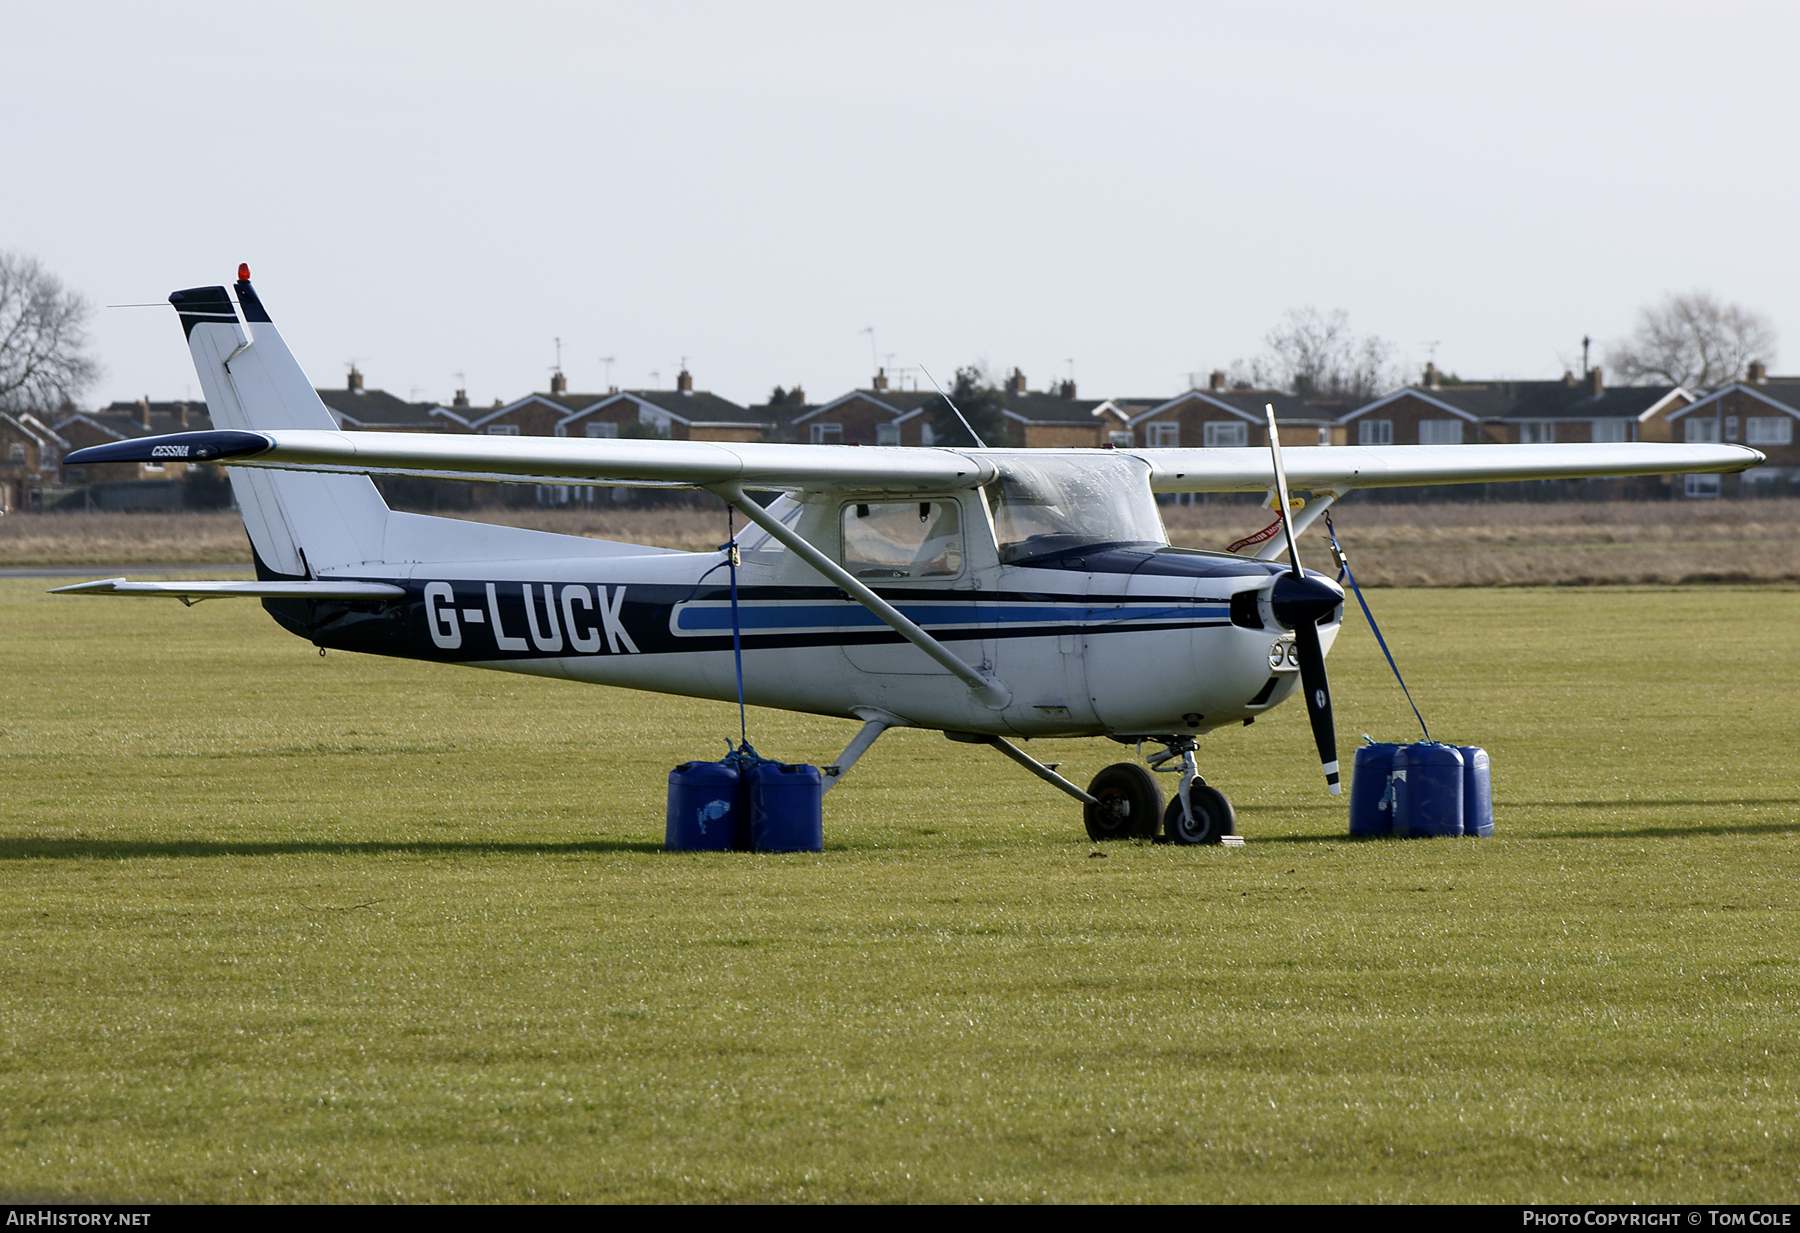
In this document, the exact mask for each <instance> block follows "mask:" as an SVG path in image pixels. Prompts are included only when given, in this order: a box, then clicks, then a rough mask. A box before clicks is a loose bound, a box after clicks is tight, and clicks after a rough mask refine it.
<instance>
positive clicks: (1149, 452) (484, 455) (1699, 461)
mask: <svg viewBox="0 0 1800 1233" xmlns="http://www.w3.org/2000/svg"><path fill="white" fill-rule="evenodd" d="M1086 452H1087V451H1075V450H1022V451H1011V450H990V449H969V450H952V449H933V448H925V449H919V448H905V449H903V448H897V447H887V448H882V447H877V448H872V449H865V448H861V447H858V446H843V445H775V444H764V443H759V442H713V441H647V440H643V441H640V440H630V439H625V440H620V439H616V438H610V439H609V438H595V439H570V438H566V437H489V436H444V435H439V434H435V433H396V432H326V431H319V430H310V429H276V430H272V431H266V432H242V431H216V432H193V433H177V434H174V435H172V436H164V437H140V438H138V439H136V440H132V441H120V442H114V443H110V444H107V445H99V446H93V447H91V448H89V449H84V450H78V451H76V452H75V453H73V454H71V455H69V457H68V460H67V461H68V462H69V463H71V464H74V465H77V466H79V465H84V464H87V463H97V462H140V461H160V460H163V459H171V458H172V459H185V460H189V461H203V462H222V463H229V464H230V465H232V466H241V467H268V468H274V469H277V470H292V471H323V472H348V473H353V474H359V475H413V476H421V477H427V478H434V477H435V478H447V479H465V480H490V481H499V482H509V483H520V482H523V483H555V484H605V485H621V486H656V487H663V486H679V487H711V486H714V485H726V484H730V485H737V486H739V487H743V488H764V489H786V490H813V491H820V490H823V491H834V490H838V491H846V492H884V491H894V492H909V491H926V490H952V489H961V488H976V487H980V486H981V485H983V484H986V483H988V482H990V481H992V480H993V479H995V478H996V477H997V476H998V475H999V473H1000V471H1001V470H1002V469H1003V468H1004V467H1005V465H1006V463H1007V461H1008V459H1009V458H1017V459H1020V460H1021V461H1023V460H1026V459H1033V458H1036V459H1042V458H1044V457H1046V456H1048V455H1055V454H1064V455H1069V454H1075V455H1079V454H1083V453H1086ZM1117 453H1118V454H1120V455H1124V456H1127V457H1135V458H1139V459H1142V460H1143V462H1144V463H1145V464H1146V466H1147V468H1148V470H1149V479H1150V486H1151V488H1152V489H1153V490H1155V491H1157V492H1259V491H1262V490H1263V489H1265V488H1267V487H1268V486H1269V484H1270V483H1272V482H1273V480H1274V471H1273V469H1272V466H1271V464H1270V461H1269V458H1268V456H1267V455H1266V454H1264V453H1263V451H1261V450H1252V449H1142V450H1119V451H1117ZM1285 456H1286V459H1287V474H1288V481H1289V483H1290V484H1291V485H1292V486H1293V487H1294V488H1297V489H1302V490H1308V491H1314V492H1318V491H1333V492H1348V491H1350V490H1351V489H1355V488H1392V487H1403V486H1407V485H1418V484H1479V483H1492V482H1501V481H1509V480H1548V479H1580V478H1599V477H1606V476H1626V475H1666V474H1675V473H1689V474H1695V473H1705V472H1723V471H1743V470H1746V469H1748V468H1750V467H1753V466H1756V465H1757V464H1758V463H1760V462H1762V461H1763V455H1762V454H1761V453H1760V452H1759V451H1757V450H1753V449H1750V448H1748V447H1746V446H1741V445H1705V444H1695V445H1687V444H1667V443H1660V442H1627V443H1622V444H1616V445H1592V444H1571V445H1352V446H1312V447H1303V448H1299V449H1291V450H1287V451H1285Z"/></svg>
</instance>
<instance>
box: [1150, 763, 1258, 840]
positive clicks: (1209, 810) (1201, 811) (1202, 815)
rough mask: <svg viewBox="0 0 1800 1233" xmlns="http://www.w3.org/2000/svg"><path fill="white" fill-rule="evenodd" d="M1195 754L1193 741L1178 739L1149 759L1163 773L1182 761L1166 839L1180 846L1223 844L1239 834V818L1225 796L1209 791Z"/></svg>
mask: <svg viewBox="0 0 1800 1233" xmlns="http://www.w3.org/2000/svg"><path fill="white" fill-rule="evenodd" d="M1194 750H1195V745H1194V740H1193V738H1192V737H1178V738H1176V739H1174V740H1171V741H1169V742H1167V748H1165V749H1164V750H1163V752H1161V753H1159V754H1152V755H1151V756H1150V757H1149V758H1148V759H1146V761H1148V762H1149V763H1150V765H1151V766H1153V767H1157V768H1158V769H1159V770H1160V769H1161V767H1160V766H1159V765H1158V764H1159V763H1163V762H1168V761H1170V760H1171V759H1173V758H1177V757H1179V758H1180V759H1181V781H1180V783H1179V784H1178V786H1177V787H1176V790H1175V795H1174V796H1173V797H1172V798H1171V799H1170V801H1169V807H1168V809H1167V810H1165V811H1164V813H1163V839H1164V840H1165V841H1166V842H1168V843H1179V844H1201V843H1204V844H1214V843H1223V842H1224V841H1225V838H1226V836H1228V835H1235V834H1236V833H1237V814H1236V812H1235V811H1234V810H1233V809H1232V808H1231V802H1230V801H1228V800H1226V799H1225V794H1224V793H1223V792H1220V791H1219V790H1218V789H1217V788H1211V787H1208V786H1207V783H1206V780H1204V779H1202V778H1201V777H1200V767H1199V765H1198V763H1197V762H1196V761H1195V759H1194ZM1170 769H1171V770H1173V769H1174V768H1170ZM1240 842H1241V841H1240Z"/></svg>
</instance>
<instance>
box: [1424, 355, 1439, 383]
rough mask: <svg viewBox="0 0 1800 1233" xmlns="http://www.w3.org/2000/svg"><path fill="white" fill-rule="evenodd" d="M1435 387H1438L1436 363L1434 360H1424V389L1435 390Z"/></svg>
mask: <svg viewBox="0 0 1800 1233" xmlns="http://www.w3.org/2000/svg"><path fill="white" fill-rule="evenodd" d="M1437 387H1438V370H1437V362H1436V361H1434V360H1426V361H1425V388H1426V389H1428V390H1435V389H1436V388H1437Z"/></svg>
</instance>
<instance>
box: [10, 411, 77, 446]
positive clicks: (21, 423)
mask: <svg viewBox="0 0 1800 1233" xmlns="http://www.w3.org/2000/svg"><path fill="white" fill-rule="evenodd" d="M0 420H4V421H5V422H6V423H8V424H11V425H12V426H13V427H14V428H16V429H18V430H19V431H20V432H21V433H23V434H24V435H25V436H27V437H30V438H31V439H32V440H33V441H36V442H37V443H38V448H39V449H42V448H44V447H46V446H52V447H55V448H58V449H64V450H66V449H68V448H69V442H68V441H66V440H64V439H63V437H62V436H61V434H59V433H58V432H57V431H56V430H55V429H54V428H52V427H50V425H48V424H46V423H44V421H43V420H40V419H39V418H38V417H37V416H35V415H33V414H32V413H31V412H29V411H20V412H19V413H17V414H16V415H15V414H13V413H12V412H9V411H0Z"/></svg>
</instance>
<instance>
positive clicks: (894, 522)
mask: <svg viewBox="0 0 1800 1233" xmlns="http://www.w3.org/2000/svg"><path fill="white" fill-rule="evenodd" d="M843 531H844V538H843V544H844V568H845V569H847V570H849V571H850V572H851V573H852V574H854V575H855V576H856V577H858V578H862V579H865V580H882V579H900V578H949V577H953V576H954V575H956V574H960V573H961V572H962V568H963V536H962V516H961V512H960V510H959V509H958V507H957V504H956V502H955V501H885V502H856V503H853V504H850V505H846V506H844V513H843Z"/></svg>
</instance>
